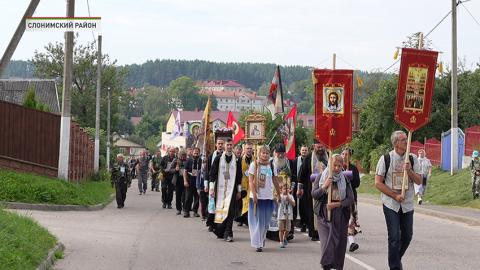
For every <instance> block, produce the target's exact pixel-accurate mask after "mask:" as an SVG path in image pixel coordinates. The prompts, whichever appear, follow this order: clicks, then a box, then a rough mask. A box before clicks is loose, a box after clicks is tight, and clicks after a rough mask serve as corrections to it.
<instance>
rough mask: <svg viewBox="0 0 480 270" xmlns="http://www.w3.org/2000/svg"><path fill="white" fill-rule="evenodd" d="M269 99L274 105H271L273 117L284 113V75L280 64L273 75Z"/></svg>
mask: <svg viewBox="0 0 480 270" xmlns="http://www.w3.org/2000/svg"><path fill="white" fill-rule="evenodd" d="M268 99H269V100H270V101H271V102H272V105H269V108H268V109H269V110H270V112H271V113H272V119H275V118H276V117H277V116H276V114H280V113H284V108H283V88H282V77H281V75H280V66H277V68H276V69H275V74H274V75H273V79H272V83H271V85H270V91H269V93H268Z"/></svg>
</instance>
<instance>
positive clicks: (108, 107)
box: [107, 87, 110, 170]
mask: <svg viewBox="0 0 480 270" xmlns="http://www.w3.org/2000/svg"><path fill="white" fill-rule="evenodd" d="M107 100H108V103H107V104H108V105H107V170H110V87H108V88H107Z"/></svg>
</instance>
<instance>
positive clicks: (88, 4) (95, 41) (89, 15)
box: [87, 0, 98, 47]
mask: <svg viewBox="0 0 480 270" xmlns="http://www.w3.org/2000/svg"><path fill="white" fill-rule="evenodd" d="M87 10H88V17H92V15H91V14H90V2H89V1H88V0H87ZM92 37H93V42H94V43H97V40H96V39H95V34H94V33H93V30H92ZM97 47H98V46H97Z"/></svg>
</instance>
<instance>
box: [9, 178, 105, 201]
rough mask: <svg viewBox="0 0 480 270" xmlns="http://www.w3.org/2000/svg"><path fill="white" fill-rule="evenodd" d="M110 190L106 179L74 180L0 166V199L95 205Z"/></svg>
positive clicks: (103, 199)
mask: <svg viewBox="0 0 480 270" xmlns="http://www.w3.org/2000/svg"><path fill="white" fill-rule="evenodd" d="M112 192H113V189H112V188H111V186H110V182H109V181H86V182H82V183H80V184H76V183H68V182H65V181H62V180H59V179H54V178H49V177H44V176H39V175H35V174H27V173H19V172H14V171H9V170H3V169H0V201H5V202H23V203H46V204H71V205H95V204H99V203H103V202H107V201H108V200H109V199H110V194H112Z"/></svg>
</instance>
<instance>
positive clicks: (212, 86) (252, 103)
mask: <svg viewBox="0 0 480 270" xmlns="http://www.w3.org/2000/svg"><path fill="white" fill-rule="evenodd" d="M198 86H199V87H200V93H201V94H204V95H211V96H214V97H215V99H216V101H217V108H216V109H217V110H219V111H224V112H225V111H227V112H228V111H232V112H242V111H248V110H254V111H258V112H261V111H263V108H264V106H265V105H266V104H267V97H265V96H257V93H255V92H253V91H251V90H249V89H247V88H246V87H245V86H244V85H242V84H240V83H238V82H236V81H231V80H230V81H204V82H200V83H198Z"/></svg>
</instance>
